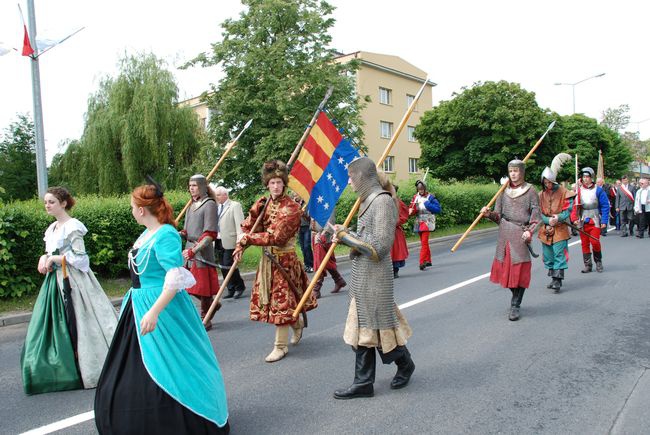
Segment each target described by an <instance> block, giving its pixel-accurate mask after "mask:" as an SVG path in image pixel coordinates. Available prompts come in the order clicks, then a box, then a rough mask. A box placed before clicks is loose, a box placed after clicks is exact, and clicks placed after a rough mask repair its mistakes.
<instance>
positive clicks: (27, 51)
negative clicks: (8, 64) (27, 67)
mask: <svg viewBox="0 0 650 435" xmlns="http://www.w3.org/2000/svg"><path fill="white" fill-rule="evenodd" d="M18 10H19V11H20V19H21V20H23V29H24V31H25V34H24V36H23V56H31V55H33V54H34V49H33V48H32V43H31V42H30V41H29V33H27V24H25V17H23V10H22V9H21V7H20V5H18Z"/></svg>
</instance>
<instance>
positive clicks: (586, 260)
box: [581, 252, 593, 273]
mask: <svg viewBox="0 0 650 435" xmlns="http://www.w3.org/2000/svg"><path fill="white" fill-rule="evenodd" d="M582 261H584V263H585V268H584V269H582V270H581V272H582V273H589V272H591V268H592V266H593V263H592V262H591V252H589V253H587V254H582Z"/></svg>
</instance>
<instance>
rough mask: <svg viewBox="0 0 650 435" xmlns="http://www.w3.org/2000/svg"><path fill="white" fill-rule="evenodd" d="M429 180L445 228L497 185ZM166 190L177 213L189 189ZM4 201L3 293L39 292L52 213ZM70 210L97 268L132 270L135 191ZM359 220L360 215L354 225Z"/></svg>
mask: <svg viewBox="0 0 650 435" xmlns="http://www.w3.org/2000/svg"><path fill="white" fill-rule="evenodd" d="M427 181H428V182H427V184H428V185H429V191H430V192H432V193H434V194H435V196H436V198H438V200H439V201H440V204H441V206H442V213H440V214H439V215H438V216H437V228H440V229H443V228H445V227H448V226H452V225H458V224H469V223H471V222H472V221H473V220H474V219H475V218H476V216H477V214H478V212H479V210H480V209H481V207H482V206H483V205H485V204H487V203H488V201H489V200H490V198H491V197H492V196H493V195H494V193H495V192H496V191H497V189H498V186H497V185H496V184H491V185H473V184H468V183H455V184H443V183H442V182H440V181H439V180H427ZM399 184H400V185H401V188H400V189H399V196H400V198H401V199H402V201H404V202H405V203H406V204H407V205H408V204H410V202H411V199H412V198H413V195H414V194H415V186H414V185H413V183H412V182H411V181H407V182H403V183H399ZM165 196H166V197H167V199H168V200H169V201H170V203H171V204H172V206H173V208H174V211H175V213H176V214H178V213H179V212H180V210H181V209H182V207H183V206H184V205H185V204H186V202H187V200H188V199H189V196H188V194H187V192H185V191H171V192H167V193H165ZM356 198H357V197H356V194H355V193H354V192H352V190H351V189H346V191H345V192H344V193H343V195H342V196H341V199H340V200H339V203H338V204H337V206H336V216H337V219H336V222H337V223H340V224H342V223H343V222H344V221H345V218H346V217H347V215H348V213H349V211H350V209H351V208H352V206H353V205H354V203H355V201H356ZM234 199H235V200H237V199H238V198H236V197H235V198H234ZM0 207H1V208H0V298H18V297H21V296H23V295H27V294H30V293H35V292H36V291H37V290H38V286H39V285H40V282H41V281H42V277H41V276H40V275H39V274H38V272H37V271H36V265H37V264H38V259H39V257H40V256H41V255H42V254H43V252H44V250H45V247H44V242H43V234H44V233H45V230H46V229H47V227H48V225H49V224H50V223H51V222H52V218H51V217H50V216H48V215H47V214H46V213H45V211H44V210H43V204H42V202H41V201H39V200H31V201H24V202H15V203H12V204H9V205H0ZM244 210H245V211H244V213H246V210H247V208H246V207H244ZM71 216H73V217H75V218H77V219H79V220H80V221H81V222H83V223H84V224H85V225H86V228H88V234H87V235H86V236H85V238H84V241H85V244H86V251H87V252H88V255H89V256H90V264H91V267H92V269H93V271H94V272H95V273H96V274H97V275H99V276H101V277H103V278H115V277H118V276H126V275H128V269H127V263H126V262H127V253H128V250H129V249H130V247H131V245H132V244H133V242H135V240H136V238H137V237H138V235H139V234H140V233H141V232H142V231H143V230H144V228H143V227H142V226H140V225H138V224H137V222H136V221H135V220H134V219H133V216H131V206H130V196H129V195H122V196H111V197H100V196H95V195H89V196H81V197H78V198H77V205H76V206H75V207H74V208H73V209H72V211H71ZM180 225H181V226H182V221H181V223H180ZM355 225H356V216H355V218H354V219H353V220H352V222H351V224H350V226H351V227H354V226H355ZM404 227H405V230H406V231H407V235H408V233H410V232H412V230H413V218H411V219H410V220H409V222H408V223H407V224H406V225H405V226H404Z"/></svg>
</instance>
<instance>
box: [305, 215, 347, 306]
mask: <svg viewBox="0 0 650 435" xmlns="http://www.w3.org/2000/svg"><path fill="white" fill-rule="evenodd" d="M327 223H328V225H327V226H325V228H323V227H321V226H320V224H319V223H318V222H317V221H316V220H315V219H311V229H312V232H313V240H314V242H313V252H314V267H315V268H316V269H318V268H319V267H320V265H321V263H322V262H323V258H325V254H327V251H328V250H329V248H330V246H332V227H331V225H334V224H335V223H336V208H334V209H333V210H332V215H331V216H330V219H329V220H328V222H327ZM328 272H329V274H330V276H331V277H332V279H333V280H334V288H333V289H332V291H331V292H330V293H338V292H340V291H341V289H342V288H343V287H345V286H346V285H348V283H347V282H345V280H344V279H343V277H342V276H341V274H340V273H339V270H338V268H337V267H336V256H334V255H332V256H331V257H330V259H329V260H327V266H325V270H324V271H323V273H322V274H321V276H320V277H319V278H318V281H316V285H314V288H313V289H312V292H313V293H314V295H316V299H320V296H321V295H320V289H321V288H322V287H323V282H324V281H325V276H326V275H327V273H328Z"/></svg>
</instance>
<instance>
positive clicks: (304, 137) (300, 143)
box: [203, 86, 334, 325]
mask: <svg viewBox="0 0 650 435" xmlns="http://www.w3.org/2000/svg"><path fill="white" fill-rule="evenodd" d="M333 91H334V87H333V86H330V87H329V88H327V92H325V97H324V98H323V100H322V101H321V102H320V104H319V105H318V108H317V109H316V111H315V112H314V116H312V118H311V121H309V124H307V128H306V129H305V131H304V132H303V134H302V137H301V138H300V140H299V141H298V144H297V145H296V148H294V150H293V152H292V153H291V157H290V158H289V161H288V162H287V173H288V172H289V171H291V166H292V165H293V163H294V162H295V161H296V159H297V158H298V153H299V152H300V150H301V149H302V146H303V145H304V143H305V141H306V140H307V137H309V133H310V132H311V129H312V128H313V127H314V124H316V121H317V120H318V115H320V113H321V112H322V111H323V110H324V109H325V105H326V104H327V101H328V100H329V99H330V97H331V96H332V92H333ZM270 203H271V201H270V200H267V201H266V203H265V204H264V208H263V209H262V211H261V212H260V214H259V216H258V217H257V220H256V221H255V223H254V224H253V226H252V227H251V231H250V232H251V233H254V232H255V230H256V229H257V226H258V225H259V224H260V222H261V221H262V218H263V217H264V213H265V212H266V208H267V207H268V206H269V204H270ZM238 265H239V261H237V260H236V261H234V262H233V264H232V265H231V266H230V270H228V274H227V275H226V277H225V278H224V279H223V282H222V283H221V287H219V291H218V292H217V294H216V296H215V297H214V300H213V301H212V305H210V308H209V309H208V312H207V313H205V317H204V318H203V324H204V325H208V324H209V323H210V322H211V321H212V317H214V313H215V312H216V311H217V307H218V306H219V301H220V300H221V296H222V295H223V292H224V290H225V289H226V287H227V286H228V283H229V282H230V279H231V278H232V275H233V274H234V273H235V270H236V269H237V266H238Z"/></svg>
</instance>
